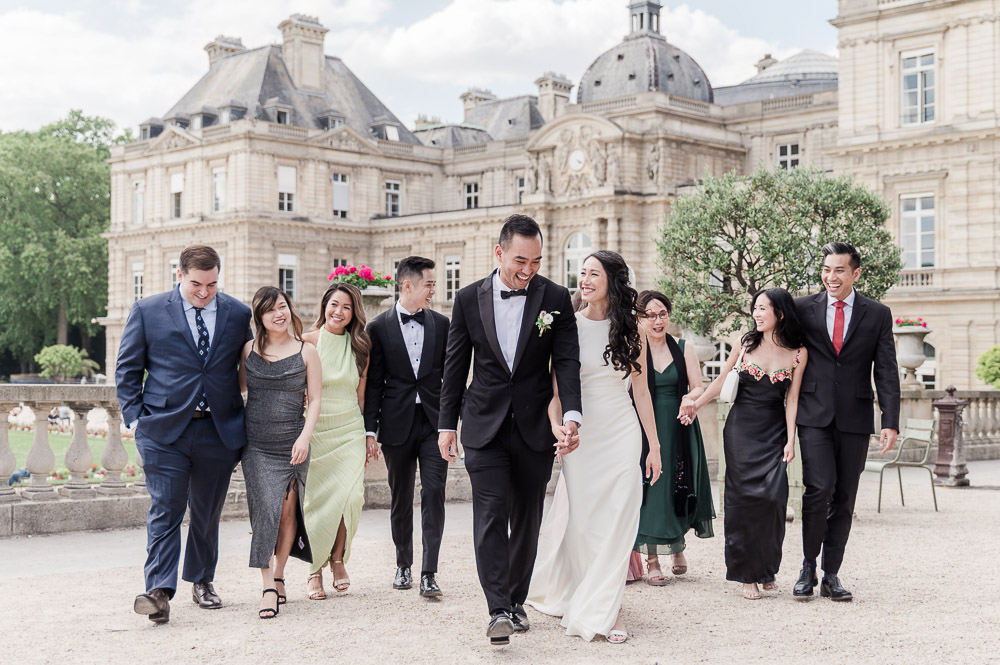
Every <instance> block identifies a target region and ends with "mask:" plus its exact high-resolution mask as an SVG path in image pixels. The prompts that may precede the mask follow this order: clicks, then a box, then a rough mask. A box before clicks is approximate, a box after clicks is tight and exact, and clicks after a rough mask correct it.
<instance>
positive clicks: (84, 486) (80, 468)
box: [61, 404, 94, 499]
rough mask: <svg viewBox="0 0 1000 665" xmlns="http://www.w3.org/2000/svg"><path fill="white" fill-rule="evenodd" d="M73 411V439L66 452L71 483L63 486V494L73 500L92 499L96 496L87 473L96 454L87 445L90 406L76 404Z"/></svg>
mask: <svg viewBox="0 0 1000 665" xmlns="http://www.w3.org/2000/svg"><path fill="white" fill-rule="evenodd" d="M70 408H72V409H73V414H74V416H75V417H74V418H73V439H72V441H71V442H70V445H69V450H67V451H66V457H65V461H66V468H67V469H69V482H67V483H66V485H64V486H63V488H62V492H61V494H62V495H63V496H65V497H69V498H71V499H90V498H93V496H94V488H93V487H91V485H90V483H88V482H87V472H88V471H90V466H91V465H92V464H93V463H94V453H93V451H91V450H90V444H89V443H87V413H88V412H89V411H90V405H89V404H88V405H84V404H74V405H73V406H72V407H70Z"/></svg>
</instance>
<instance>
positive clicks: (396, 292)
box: [392, 259, 403, 300]
mask: <svg viewBox="0 0 1000 665" xmlns="http://www.w3.org/2000/svg"><path fill="white" fill-rule="evenodd" d="M402 260H403V259H393V260H392V275H393V280H392V293H393V295H394V296H396V299H397V300H398V299H399V289H400V286H399V280H398V279H396V278H395V277H396V275H398V274H399V262H400V261H402Z"/></svg>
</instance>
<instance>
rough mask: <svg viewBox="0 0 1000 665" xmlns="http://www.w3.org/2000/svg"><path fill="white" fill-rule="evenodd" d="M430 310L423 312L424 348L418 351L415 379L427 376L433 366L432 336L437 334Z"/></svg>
mask: <svg viewBox="0 0 1000 665" xmlns="http://www.w3.org/2000/svg"><path fill="white" fill-rule="evenodd" d="M431 314H432V312H431V311H430V310H426V311H425V312H424V346H423V348H421V349H420V367H419V368H418V370H417V378H418V379H420V378H423V377H424V376H427V373H428V372H430V371H431V367H433V366H434V341H435V340H434V336H435V335H436V334H437V331H436V327H437V324H436V323H435V322H434V317H433V316H432V315H431Z"/></svg>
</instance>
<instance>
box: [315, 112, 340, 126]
mask: <svg viewBox="0 0 1000 665" xmlns="http://www.w3.org/2000/svg"><path fill="white" fill-rule="evenodd" d="M319 126H320V128H321V129H326V130H330V129H337V128H338V127H343V126H344V116H342V115H341V114H340V113H338V112H336V111H333V110H330V111H326V112H324V113H321V114H320V116H319Z"/></svg>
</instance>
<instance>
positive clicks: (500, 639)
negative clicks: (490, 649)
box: [486, 612, 514, 646]
mask: <svg viewBox="0 0 1000 665" xmlns="http://www.w3.org/2000/svg"><path fill="white" fill-rule="evenodd" d="M513 633H514V622H513V621H511V620H510V616H508V615H507V613H506V612H498V613H496V614H494V615H493V617H492V618H491V619H490V625H489V626H488V627H487V628H486V637H488V638H490V644H492V645H493V646H503V645H505V644H510V636H511V635H512V634H513Z"/></svg>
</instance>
